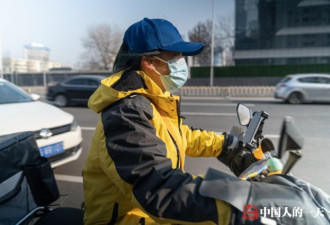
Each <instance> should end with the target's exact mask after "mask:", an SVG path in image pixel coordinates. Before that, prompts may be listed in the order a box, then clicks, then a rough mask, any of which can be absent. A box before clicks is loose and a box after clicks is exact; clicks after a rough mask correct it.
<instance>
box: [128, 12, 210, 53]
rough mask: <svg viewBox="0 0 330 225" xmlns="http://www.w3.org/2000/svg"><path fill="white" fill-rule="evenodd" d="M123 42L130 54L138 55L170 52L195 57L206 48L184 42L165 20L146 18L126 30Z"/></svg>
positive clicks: (173, 27) (201, 45)
mask: <svg viewBox="0 0 330 225" xmlns="http://www.w3.org/2000/svg"><path fill="white" fill-rule="evenodd" d="M123 41H124V43H125V44H127V45H128V47H129V52H130V53H137V54H146V53H152V52H154V51H159V50H168V51H173V52H182V54H183V55H184V56H193V55H197V54H198V53H200V52H201V51H202V50H203V48H204V44H201V43H195V42H186V41H184V40H183V39H182V37H181V35H180V33H179V31H178V30H177V29H176V27H175V26H174V25H173V24H172V23H170V22H169V21H167V20H164V19H148V18H144V19H143V20H141V21H139V22H136V23H134V24H133V25H131V26H130V27H129V28H128V29H127V30H126V32H125V35H124V40H123Z"/></svg>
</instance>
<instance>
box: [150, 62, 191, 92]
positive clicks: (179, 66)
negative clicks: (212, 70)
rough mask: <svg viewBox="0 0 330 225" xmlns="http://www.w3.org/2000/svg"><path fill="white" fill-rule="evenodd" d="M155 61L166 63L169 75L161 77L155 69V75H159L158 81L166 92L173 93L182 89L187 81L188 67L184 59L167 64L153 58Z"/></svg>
mask: <svg viewBox="0 0 330 225" xmlns="http://www.w3.org/2000/svg"><path fill="white" fill-rule="evenodd" d="M154 57H155V58H156V59H158V60H160V61H162V62H164V63H168V66H169V68H170V71H171V72H170V74H168V75H162V74H160V73H159V72H158V71H157V70H156V69H154V70H155V71H156V73H158V74H159V75H160V79H161V81H162V83H163V85H164V87H165V89H166V90H167V91H173V90H176V89H178V88H180V87H182V86H183V85H184V84H185V83H186V81H187V79H188V66H187V63H186V60H185V59H184V58H177V59H171V60H169V61H168V62H166V61H165V60H163V59H161V58H158V57H156V56H154Z"/></svg>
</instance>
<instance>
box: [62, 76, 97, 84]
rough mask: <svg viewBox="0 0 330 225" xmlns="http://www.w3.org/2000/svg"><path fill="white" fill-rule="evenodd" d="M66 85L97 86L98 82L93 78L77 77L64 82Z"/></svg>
mask: <svg viewBox="0 0 330 225" xmlns="http://www.w3.org/2000/svg"><path fill="white" fill-rule="evenodd" d="M66 84H67V85H88V86H99V85H100V83H99V82H97V81H96V80H93V79H86V78H77V79H72V80H69V81H68V82H66Z"/></svg>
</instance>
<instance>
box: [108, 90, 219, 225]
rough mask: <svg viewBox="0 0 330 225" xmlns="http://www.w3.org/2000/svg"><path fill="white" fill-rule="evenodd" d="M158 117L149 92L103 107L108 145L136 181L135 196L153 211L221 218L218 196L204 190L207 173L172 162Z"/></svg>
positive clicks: (117, 162)
mask: <svg viewBox="0 0 330 225" xmlns="http://www.w3.org/2000/svg"><path fill="white" fill-rule="evenodd" d="M152 118H153V108H152V106H151V103H150V101H149V100H148V99H146V98H145V97H143V96H136V97H134V98H130V97H128V98H125V99H122V100H120V101H119V102H117V103H116V104H114V105H112V106H111V107H109V108H108V109H106V110H104V111H103V113H102V122H103V126H104V133H105V135H106V147H107V150H108V153H109V155H110V157H111V158H112V160H113V161H114V163H115V167H116V170H117V173H118V174H119V176H120V177H121V179H123V180H124V181H126V182H127V183H129V184H131V185H132V186H131V187H132V190H131V191H132V193H133V195H134V197H135V199H136V200H137V201H138V203H139V204H140V206H141V207H142V208H143V209H144V210H145V211H146V212H147V213H148V214H150V215H152V216H154V217H156V218H157V217H158V218H167V219H172V220H181V221H191V222H201V221H213V222H214V223H217V221H218V215H217V207H216V202H215V200H214V199H212V198H208V197H202V196H201V195H200V194H199V192H198V190H199V188H200V185H201V182H202V181H203V178H201V177H193V176H192V175H190V174H189V173H185V172H184V171H182V170H180V169H173V168H172V163H171V159H170V158H167V157H166V146H165V143H164V142H163V141H162V140H161V139H160V138H158V137H157V136H156V131H155V128H154V126H153V125H152V123H151V121H150V120H151V119H152ZM120 188H127V187H120ZM125 191H127V190H125Z"/></svg>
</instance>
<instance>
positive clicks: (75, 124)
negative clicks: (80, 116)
mask: <svg viewBox="0 0 330 225" xmlns="http://www.w3.org/2000/svg"><path fill="white" fill-rule="evenodd" d="M77 128H78V123H77V121H75V120H74V121H73V122H72V123H71V128H70V130H71V131H75V130H77Z"/></svg>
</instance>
